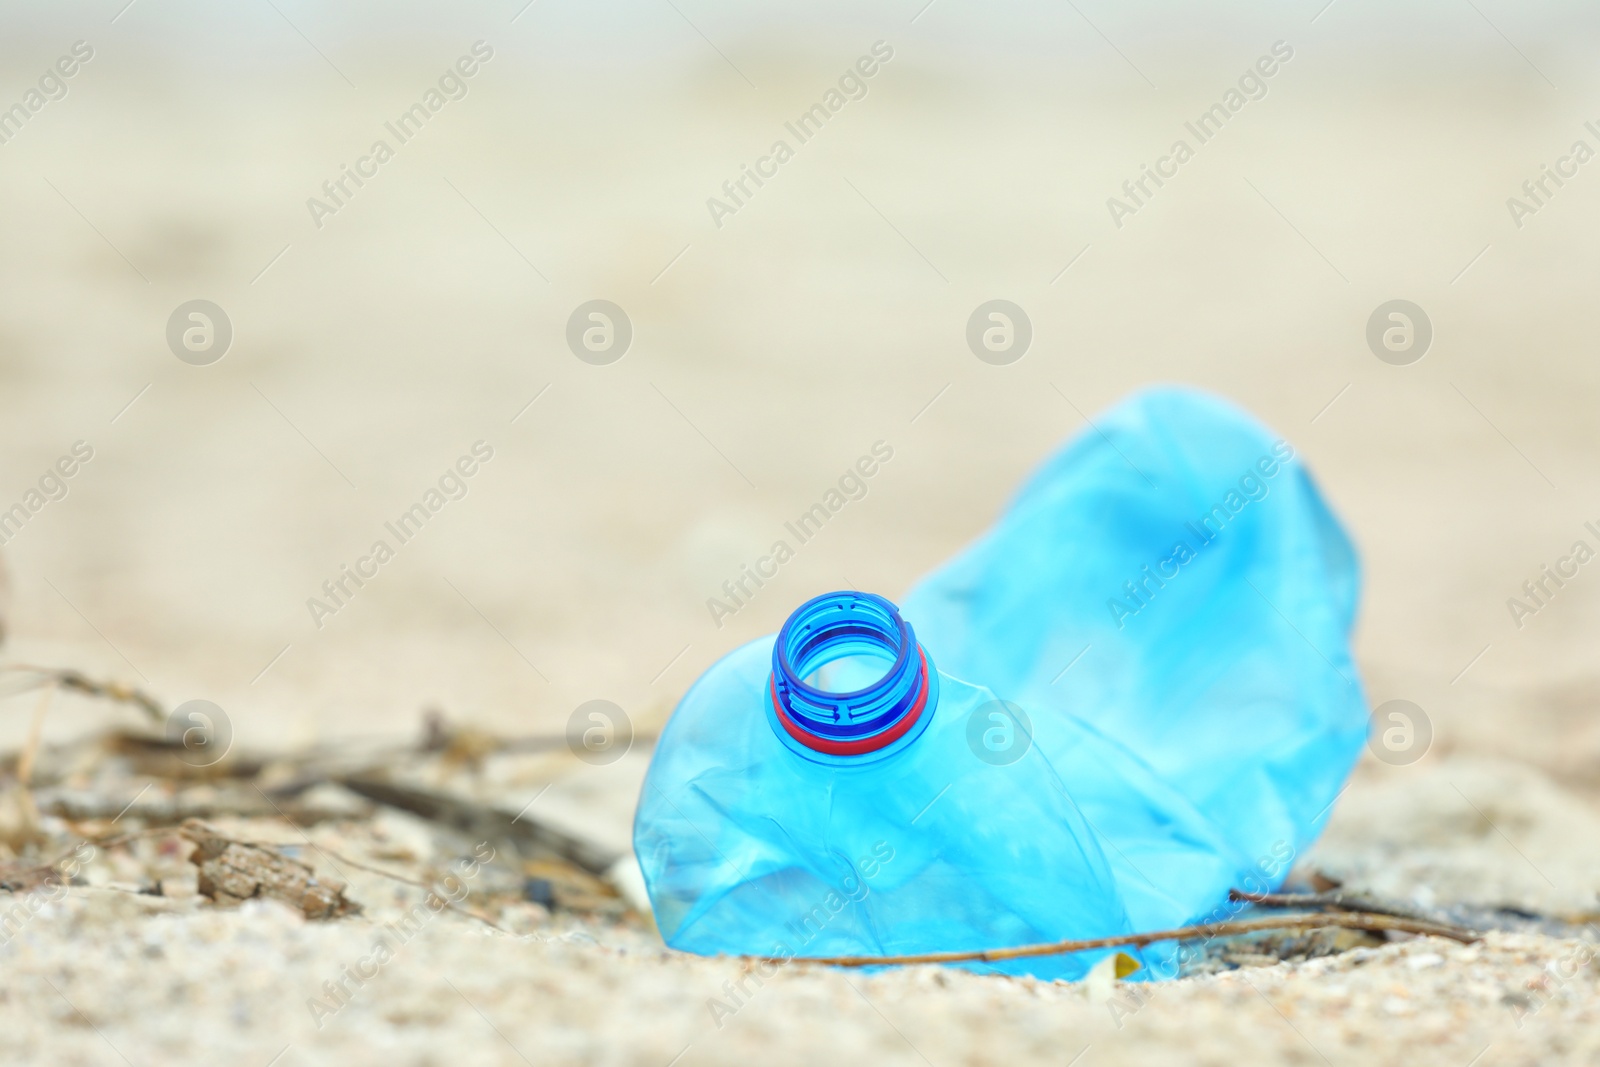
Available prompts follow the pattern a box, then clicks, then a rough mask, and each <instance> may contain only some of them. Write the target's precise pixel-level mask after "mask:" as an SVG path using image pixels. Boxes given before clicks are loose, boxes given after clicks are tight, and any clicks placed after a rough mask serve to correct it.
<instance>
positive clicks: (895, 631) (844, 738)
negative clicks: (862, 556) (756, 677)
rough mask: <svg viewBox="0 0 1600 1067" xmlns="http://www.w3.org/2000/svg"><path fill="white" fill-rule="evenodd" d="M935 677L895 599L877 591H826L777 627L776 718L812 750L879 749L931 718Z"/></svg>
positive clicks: (784, 732) (783, 730)
mask: <svg viewBox="0 0 1600 1067" xmlns="http://www.w3.org/2000/svg"><path fill="white" fill-rule="evenodd" d="M933 677H934V675H933V672H932V670H931V669H930V668H929V666H928V661H927V655H926V653H925V652H924V651H923V649H922V646H921V645H919V644H918V643H917V638H916V634H915V633H913V632H912V629H911V625H910V624H909V623H907V622H906V621H905V620H904V619H902V618H901V617H900V612H899V610H898V609H897V608H896V607H895V606H894V605H893V604H892V603H890V602H889V601H888V600H886V599H884V598H883V597H881V596H877V595H875V594H873V593H860V592H854V591H840V592H835V593H824V594H823V595H822V596H819V597H814V598H812V599H811V600H808V601H806V602H805V603H804V604H802V605H800V607H798V608H797V609H795V611H794V613H793V614H792V615H790V616H789V619H788V621H787V622H785V623H784V624H783V629H781V630H779V631H778V639H777V641H776V643H775V644H774V645H773V650H772V682H771V696H772V710H773V712H774V718H775V725H776V726H777V727H778V728H779V735H780V738H785V739H787V741H793V742H797V743H798V744H800V745H801V746H803V747H804V748H806V749H808V750H810V751H811V752H820V753H825V754H828V755H836V756H849V755H859V754H863V753H868V752H879V751H881V750H883V749H885V748H887V747H888V746H890V745H892V744H894V743H895V742H897V741H900V740H901V739H903V738H907V737H908V736H909V735H910V734H911V733H912V731H913V728H914V727H916V726H917V725H918V724H919V723H921V724H922V725H926V722H927V716H926V715H925V714H924V712H925V710H926V707H927V704H928V703H929V700H928V697H929V690H930V686H931V679H932V678H933ZM791 747H793V746H792V745H791Z"/></svg>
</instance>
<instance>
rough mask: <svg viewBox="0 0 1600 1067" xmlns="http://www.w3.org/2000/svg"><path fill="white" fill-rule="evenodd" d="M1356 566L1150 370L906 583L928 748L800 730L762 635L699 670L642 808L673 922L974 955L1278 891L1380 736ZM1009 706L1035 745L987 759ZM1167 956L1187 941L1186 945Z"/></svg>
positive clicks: (1247, 456)
mask: <svg viewBox="0 0 1600 1067" xmlns="http://www.w3.org/2000/svg"><path fill="white" fill-rule="evenodd" d="M1357 587H1358V575H1357V569H1356V561H1355V555H1354V552H1353V550H1352V549H1351V547H1350V544H1349V542H1348V540H1347V539H1346V537H1345V535H1344V534H1343V532H1342V530H1340V528H1339V526H1338V523H1337V522H1336V520H1335V519H1334V518H1333V517H1332V515H1331V513H1330V512H1329V511H1328V509H1327V507H1326V505H1325V504H1324V503H1323V501H1322V499H1321V497H1320V495H1319V494H1318V492H1317V490H1316V487H1315V486H1314V484H1313V483H1312V482H1311V480H1310V478H1309V476H1308V475H1307V474H1306V472H1305V470H1304V469H1303V467H1302V466H1301V465H1300V464H1299V463H1298V461H1297V460H1295V459H1294V458H1293V451H1292V448H1290V447H1289V446H1288V445H1287V443H1286V442H1283V441H1280V440H1278V439H1276V438H1274V437H1273V436H1272V435H1271V434H1269V433H1268V432H1267V431H1265V430H1264V429H1263V428H1262V427H1260V426H1259V424H1257V423H1255V422H1254V420H1252V419H1250V418H1249V417H1248V416H1246V415H1244V414H1242V413H1241V412H1238V411H1237V410H1236V409H1234V408H1232V407H1231V406H1229V405H1226V404H1224V403H1222V402H1220V401H1217V400H1215V399H1213V398H1210V397H1207V396H1204V395H1203V394H1199V393H1195V392H1192V391H1187V390H1173V389H1161V390H1151V391H1148V392H1146V393H1142V394H1139V395H1136V396H1135V397H1133V398H1131V399H1129V400H1128V401H1126V402H1124V403H1123V404H1121V405H1119V406H1118V407H1117V408H1115V409H1113V410H1112V411H1111V412H1109V413H1107V414H1106V415H1104V416H1102V417H1101V418H1100V419H1098V420H1097V421H1096V426H1095V427H1093V428H1091V429H1090V430H1088V431H1086V432H1084V433H1083V434H1080V435H1079V436H1078V438H1077V439H1076V440H1074V441H1073V442H1071V443H1070V444H1068V445H1067V446H1066V447H1065V448H1063V449H1062V450H1061V451H1060V452H1059V453H1057V454H1056V455H1055V456H1053V457H1052V458H1051V459H1050V460H1049V461H1047V462H1046V463H1045V464H1044V466H1043V467H1042V468H1041V469H1040V471H1039V472H1037V473H1036V474H1035V476H1034V477H1033V478H1032V479H1030V481H1029V482H1028V483H1027V484H1026V485H1025V486H1024V488H1023V489H1022V491H1021V492H1020V493H1019V494H1018V496H1017V498H1016V499H1015V500H1014V501H1013V503H1012V505H1011V506H1010V508H1008V510H1007V511H1006V513H1005V514H1004V515H1003V516H1002V518H1001V519H1000V521H999V522H997V523H996V524H995V526H994V527H993V528H992V529H991V530H990V531H989V532H988V533H987V534H985V535H984V536H983V537H982V538H980V539H979V541H978V542H976V543H975V544H974V545H973V546H971V547H970V548H969V549H967V550H966V551H965V552H963V553H962V554H960V555H959V556H957V557H956V558H955V559H953V560H952V561H950V562H949V563H948V564H946V565H945V566H943V567H941V568H939V569H938V570H936V571H935V572H934V573H933V574H931V575H929V576H928V577H927V578H926V579H924V580H923V581H922V582H921V583H919V584H918V585H917V586H916V587H915V588H914V589H913V590H912V592H911V593H910V594H909V595H908V597H907V599H906V601H905V610H904V612H903V615H904V618H905V620H906V621H907V622H909V623H910V624H911V626H912V627H913V628H914V630H915V632H916V637H917V639H918V640H919V641H920V643H921V646H922V648H923V649H925V650H926V653H927V655H928V657H929V660H930V663H931V664H932V665H933V666H934V667H935V668H936V669H937V677H938V681H939V685H938V699H937V703H936V704H935V705H934V706H933V707H932V709H931V712H930V714H931V715H932V720H931V722H930V724H929V725H928V727H927V729H926V731H925V732H924V733H922V734H921V736H919V737H918V738H917V739H916V740H915V742H914V743H911V744H910V745H908V746H906V747H904V748H903V749H901V750H898V751H894V752H892V753H891V754H889V755H888V756H886V757H883V758H879V759H862V760H859V761H854V762H852V761H843V763H841V762H840V761H833V762H827V761H822V762H819V761H816V760H812V759H807V758H806V757H805V756H804V755H802V754H798V753H797V750H796V749H795V748H794V746H793V745H788V744H785V743H783V742H782V741H781V740H780V739H779V736H778V734H777V732H776V730H775V727H774V724H773V720H772V717H771V715H770V714H769V710H770V703H771V701H772V699H773V693H772V689H771V681H770V679H771V676H772V671H773V659H772V649H773V639H772V638H770V637H769V638H764V639H762V640H759V641H756V642H752V643H751V644H749V645H746V646H745V647H743V648H741V649H739V650H737V651H735V652H734V653H732V654H730V655H729V656H727V657H726V658H724V659H723V660H722V661H720V662H719V663H717V664H716V665H715V666H713V667H712V668H711V670H709V671H708V672H707V673H706V675H705V676H704V677H702V679H701V680H700V681H699V682H698V683H696V685H695V686H694V688H693V689H691V691H690V692H689V693H688V695H686V696H685V698H684V700H683V701H682V703H681V704H680V705H679V707H678V709H677V710H676V711H675V712H674V714H673V716H672V718H671V720H670V721H669V723H668V725H667V728H666V729H665V731H664V732H663V734H662V737H661V739H660V741H659V743H658V746H657V751H656V755H655V757H654V760H653V762H652V765H651V769H650V772H649V775H648V777H647V779H646V782H645V786H644V789H643V793H642V795H641V798H640V805H639V812H638V816H637V819H636V823H635V850H636V852H637V854H638V858H639V860H640V863H641V866H642V868H643V870H644V873H645V878H646V884H647V886H648V887H649V890H650V893H651V899H652V903H653V905H654V909H655V914H656V919H657V923H658V925H659V926H660V928H661V931H662V934H663V936H664V937H665V938H666V940H667V943H668V944H669V945H672V946H673V947H675V948H680V949H684V950H687V951H693V952H700V953H716V952H727V953H741V954H753V955H769V956H776V957H788V956H801V957H804V956H812V957H815V956H834V955H868V956H883V955H898V954H914V953H922V952H936V951H961V950H975V949H985V948H997V947H1003V946H1009V945H1019V944H1028V943H1037V942H1047V941H1055V940H1061V939H1066V938H1087V937H1103V936H1111V935H1116V934H1120V933H1125V932H1128V931H1130V930H1150V929H1162V928H1167V927H1171V926H1176V925H1180V924H1182V923H1185V922H1188V921H1193V920H1198V919H1202V918H1208V917H1217V916H1218V914H1219V911H1218V909H1220V908H1224V907H1226V903H1227V892H1228V889H1229V888H1231V887H1234V886H1238V887H1241V888H1246V889H1270V888H1275V887H1276V886H1277V885H1278V884H1280V883H1281V882H1282V880H1283V877H1284V876H1285V875H1286V874H1287V872H1288V870H1289V867H1290V865H1291V863H1292V861H1293V859H1294V858H1295V857H1296V856H1298V855H1299V854H1300V853H1301V852H1302V851H1303V850H1304V848H1305V847H1306V846H1307V845H1308V844H1309V843H1310V842H1311V841H1312V840H1313V839H1314V838H1315V835H1316V833H1317V832H1318V831H1319V830H1320V828H1321V825H1322V823H1323V821H1325V819H1326V816H1327V813H1328V811H1329V810H1330V809H1331V806H1332V803H1333V801H1334V800H1335V799H1336V797H1337V795H1338V792H1339V790H1340V789H1341V788H1342V785H1343V782H1344V780H1345V778H1346V776H1347V775H1348V772H1349V769H1350V767H1351V766H1352V765H1353V763H1354V761H1355V758H1356V756H1357V755H1358V754H1359V751H1360V748H1361V745H1362V743H1363V741H1364V738H1365V731H1366V706H1365V700H1364V698H1363V695H1362V692H1361V688H1360V685H1359V681H1358V680H1357V675H1356V671H1355V667H1354V665H1353V662H1352V658H1351V655H1350V650H1349V645H1348V641H1349V631H1350V627H1351V625H1352V624H1353V620H1354V612H1355V600H1356V591H1357ZM1001 701H1003V702H1004V703H1000V702H1001ZM997 708H999V709H1002V710H1001V716H1002V717H1001V718H998V719H997V718H995V715H996V709H997ZM1004 709H1011V710H1004ZM1013 712H1015V713H1016V714H1013ZM1018 716H1020V718H1019V717H1018ZM1008 717H1009V726H1010V728H1012V729H1013V730H1014V731H1020V734H1021V742H1020V745H1019V743H1018V741H1017V739H1016V738H1015V737H1012V738H1011V739H1010V741H1009V742H1008V744H1009V745H1010V746H1011V747H1008V748H1006V750H1005V751H1004V753H1003V754H1001V755H1000V756H999V757H997V756H996V754H995V753H994V752H989V751H986V747H985V745H986V741H985V739H986V738H987V737H988V736H989V734H988V731H989V730H990V729H991V728H992V725H993V724H1001V725H1006V724H1007V722H1008ZM1151 956H1152V958H1156V959H1159V960H1161V961H1162V962H1163V963H1165V964H1167V965H1169V966H1170V963H1171V960H1172V958H1173V957H1172V952H1171V946H1166V947H1165V949H1161V950H1156V951H1155V952H1153V953H1152V954H1151ZM1089 962H1090V961H1089V960H1088V959H1084V958H1073V957H1042V958H1034V959H1027V960H1018V961H1011V962H1009V963H1005V964H995V965H977V966H978V967H979V969H995V970H1004V971H1008V972H1011V973H1028V974H1034V975H1038V976H1041V977H1074V976H1077V975H1079V974H1081V973H1082V972H1083V970H1084V968H1085V967H1086V966H1087V964H1088V963H1089ZM1158 970H1161V971H1162V973H1170V970H1169V969H1167V968H1158Z"/></svg>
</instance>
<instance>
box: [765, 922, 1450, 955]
mask: <svg viewBox="0 0 1600 1067" xmlns="http://www.w3.org/2000/svg"><path fill="white" fill-rule="evenodd" d="M1328 926H1338V927H1343V928H1345V929H1347V930H1373V931H1386V930H1393V931H1396V932H1397V933H1406V934H1421V935H1424V936H1428V937H1446V938H1449V939H1450V940H1452V941H1459V942H1461V943H1462V944H1471V943H1472V942H1474V941H1478V940H1481V938H1480V937H1479V935H1477V934H1476V933H1473V932H1472V931H1470V930H1464V929H1462V928H1461V927H1458V926H1446V925H1445V924H1443V923H1435V922H1422V921H1418V920H1416V919H1403V918H1400V917H1398V916H1394V915H1376V914H1372V913H1369V912H1333V913H1331V914H1324V915H1282V916H1269V917H1266V918H1261V919H1232V920H1229V921H1227V922H1220V923H1200V924H1198V925H1195V926H1180V927H1178V928H1177V929H1174V930H1152V931H1150V932H1148V933H1143V934H1120V935H1117V936H1115V937H1091V938H1086V939H1083V940H1078V941H1055V942H1051V943H1050V944H1046V945H1016V946H1013V947H1011V948H991V949H984V950H982V951H978V952H924V953H920V954H917V955H910V956H821V957H811V956H797V957H795V959H796V960H799V961H801V962H804V963H822V964H826V965H828V966H830V967H881V966H884V965H894V966H903V965H907V964H914V963H973V962H983V963H993V962H996V961H998V960H1017V959H1028V958H1031V957H1034V956H1057V955H1064V954H1066V953H1069V952H1084V951H1087V950H1089V949H1097V948H1121V947H1123V946H1127V945H1133V946H1141V945H1151V944H1154V943H1156V942H1157V941H1188V940H1192V939H1196V938H1214V937H1233V936H1236V935H1238V934H1254V933H1259V932H1260V931H1262V930H1314V929H1317V928H1320V927H1328ZM752 958H754V959H761V960H763V961H764V962H769V963H784V962H786V961H785V960H782V959H779V958H775V957H759V956H758V957H752Z"/></svg>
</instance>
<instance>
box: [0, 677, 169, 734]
mask: <svg viewBox="0 0 1600 1067" xmlns="http://www.w3.org/2000/svg"><path fill="white" fill-rule="evenodd" d="M0 670H5V671H23V672H26V673H29V674H37V675H40V676H41V677H42V679H43V681H41V682H40V683H39V684H42V685H43V684H48V685H56V686H60V687H61V688H62V689H72V690H75V691H77V692H79V693H83V694H85V695H86V696H92V697H102V698H104V699H106V700H113V701H116V702H117V703H119V704H132V705H133V706H134V707H137V708H139V709H140V710H141V711H143V712H144V713H145V714H146V715H148V716H149V717H150V718H151V720H152V721H155V722H165V721H166V718H167V712H166V709H164V708H163V707H162V706H161V705H160V703H158V702H157V701H156V699H155V698H154V697H152V696H150V695H149V694H148V693H146V692H144V691H143V690H142V689H137V688H135V687H134V686H131V685H123V684H122V683H121V682H99V681H96V680H94V679H93V678H90V677H89V676H88V675H85V674H82V673H80V672H78V671H75V670H73V669H71V668H70V667H34V666H30V665H28V664H25V663H14V664H7V665H6V666H4V667H0ZM32 688H33V686H32V685H29V686H27V687H26V688H25V689H24V690H23V691H24V692H25V691H26V690H27V689H32Z"/></svg>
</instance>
